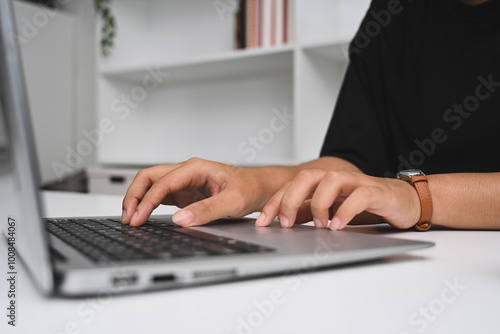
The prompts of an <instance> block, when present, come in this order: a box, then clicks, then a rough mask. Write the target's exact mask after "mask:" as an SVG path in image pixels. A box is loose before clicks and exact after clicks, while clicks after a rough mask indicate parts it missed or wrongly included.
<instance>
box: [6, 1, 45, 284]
mask: <svg viewBox="0 0 500 334" xmlns="http://www.w3.org/2000/svg"><path fill="white" fill-rule="evenodd" d="M15 36H17V35H16V31H15V28H14V19H13V12H12V1H11V0H0V228H1V229H2V232H3V234H4V235H5V236H6V237H7V238H10V239H9V240H10V241H11V242H12V244H13V246H15V251H16V255H17V256H16V263H15V265H14V267H13V268H10V271H17V270H18V268H17V266H19V262H18V261H19V255H20V256H21V258H22V260H23V261H24V264H25V266H26V267H27V269H28V270H29V272H30V274H31V275H32V276H33V278H34V280H35V281H36V282H37V283H38V285H39V286H40V288H41V289H42V290H43V291H44V292H49V291H51V290H52V285H53V279H52V278H53V276H52V267H51V264H50V257H49V251H48V247H47V234H46V232H45V229H44V227H43V224H42V221H41V219H42V218H41V217H42V209H41V203H40V196H39V184H40V183H39V175H38V174H39V171H38V166H37V159H36V153H35V146H34V141H33V132H32V127H31V120H30V117H29V116H30V114H29V109H28V99H27V94H26V88H25V84H24V76H23V72H22V68H21V62H20V57H19V56H20V55H19V48H18V45H17V44H16V38H15Z"/></svg>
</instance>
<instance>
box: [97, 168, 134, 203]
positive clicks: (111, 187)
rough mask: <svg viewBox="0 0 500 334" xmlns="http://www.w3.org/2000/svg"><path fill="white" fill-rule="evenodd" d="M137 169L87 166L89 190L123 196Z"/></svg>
mask: <svg viewBox="0 0 500 334" xmlns="http://www.w3.org/2000/svg"><path fill="white" fill-rule="evenodd" d="M138 171H139V170H138V169H125V168H123V169H122V168H100V167H89V168H87V177H88V180H89V192H90V193H91V194H105V195H121V196H124V195H125V193H126V192H127V189H128V187H129V185H130V184H131V183H132V181H133V180H134V178H135V176H136V174H137V172H138Z"/></svg>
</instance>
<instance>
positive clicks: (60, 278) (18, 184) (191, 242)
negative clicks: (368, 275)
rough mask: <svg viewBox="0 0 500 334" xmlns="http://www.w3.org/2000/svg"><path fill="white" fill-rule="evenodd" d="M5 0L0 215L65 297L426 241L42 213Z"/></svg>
mask: <svg viewBox="0 0 500 334" xmlns="http://www.w3.org/2000/svg"><path fill="white" fill-rule="evenodd" d="M14 36H16V34H15V33H14V22H13V15H12V8H11V0H0V102H1V104H0V205H1V209H0V220H1V225H0V226H1V228H2V231H3V234H4V236H5V237H6V238H7V243H8V244H10V245H11V246H15V249H16V253H18V254H19V255H20V257H21V259H22V260H23V263H24V265H25V267H26V268H27V270H28V271H29V273H30V276H31V277H32V279H33V281H34V282H35V283H36V284H37V286H38V287H39V288H40V290H41V291H42V292H44V293H46V294H56V295H65V296H77V295H88V294H95V293H103V291H104V292H127V291H142V290H153V289H164V288H176V287H185V286H190V285H197V284H205V283H211V282H221V281H231V280H237V279H241V278H248V277H255V276H262V275H268V274H276V273H293V272H295V271H304V270H305V271H310V270H312V269H316V268H318V267H325V266H335V265H339V264H345V263H352V262H359V261H365V260H370V259H376V258H381V257H385V256H389V255H394V254H398V253H402V252H407V251H411V250H415V249H420V248H425V247H429V246H432V245H433V244H432V243H428V242H417V241H408V240H401V239H396V238H386V237H382V236H374V235H366V234H361V233H353V232H342V231H341V232H334V231H330V230H328V229H316V228H313V227H308V226H296V227H294V228H292V229H282V228H281V227H279V224H278V223H277V222H274V223H273V224H272V225H271V226H270V227H261V228H257V227H254V220H252V219H221V220H217V221H215V222H212V223H210V224H208V225H205V226H201V227H193V228H181V227H178V226H176V225H175V224H173V223H172V221H171V217H170V216H158V217H151V220H150V221H149V222H148V223H146V224H145V225H144V226H142V227H138V228H134V227H130V226H123V225H122V224H121V223H120V219H119V217H94V218H92V217H86V218H81V217H80V218H64V219H50V220H49V219H44V218H43V205H42V202H41V197H40V190H39V186H40V182H39V171H38V166H37V159H36V152H35V146H34V141H33V132H32V128H31V124H30V113H29V106H28V102H27V95H26V88H25V84H24V82H23V78H24V76H23V73H22V68H21V64H20V57H19V50H18V47H17V45H16V41H15V40H14Z"/></svg>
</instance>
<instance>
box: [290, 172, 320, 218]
mask: <svg viewBox="0 0 500 334" xmlns="http://www.w3.org/2000/svg"><path fill="white" fill-rule="evenodd" d="M326 173H327V172H326V171H323V170H319V169H310V170H303V171H301V172H300V173H299V174H298V175H297V176H296V177H295V178H294V179H293V181H292V182H291V183H290V186H289V187H288V189H287V190H286V191H285V193H284V194H283V198H282V199H281V203H280V221H281V226H283V227H292V226H293V224H294V223H295V219H296V216H297V211H298V209H299V208H300V207H301V206H302V204H303V203H304V201H305V200H306V199H307V198H309V197H310V195H311V193H312V192H313V191H314V189H315V188H316V187H317V185H318V184H319V182H320V181H321V179H322V178H323V177H324V176H325V174H326Z"/></svg>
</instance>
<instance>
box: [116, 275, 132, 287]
mask: <svg viewBox="0 0 500 334" xmlns="http://www.w3.org/2000/svg"><path fill="white" fill-rule="evenodd" d="M137 279H138V278H137V275H136V274H121V275H118V276H114V277H113V285H114V286H119V287H120V286H130V285H134V284H135V283H137Z"/></svg>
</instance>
